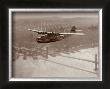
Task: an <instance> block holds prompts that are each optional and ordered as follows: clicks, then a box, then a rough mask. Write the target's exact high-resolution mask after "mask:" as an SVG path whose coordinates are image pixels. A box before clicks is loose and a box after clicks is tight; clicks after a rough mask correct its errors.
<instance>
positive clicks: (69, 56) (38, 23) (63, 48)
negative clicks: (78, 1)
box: [9, 8, 102, 81]
mask: <svg viewBox="0 0 110 89" xmlns="http://www.w3.org/2000/svg"><path fill="white" fill-rule="evenodd" d="M9 81H102V9H99V8H98V9H97V8H96V9H37V8H34V9H25V8H20V9H18V8H10V9H9Z"/></svg>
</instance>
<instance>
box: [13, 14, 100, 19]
mask: <svg viewBox="0 0 110 89" xmlns="http://www.w3.org/2000/svg"><path fill="white" fill-rule="evenodd" d="M13 15H14V18H15V19H25V18H28V19H29V18H30V19H31V18H49V17H53V18H55V17H57V18H75V17H93V18H94V17H96V18H97V17H98V13H97V12H91V13H87V12H86V13H82V12H81V13H75V12H74V13H58V12H57V13H55V12H54V13H53V12H52V13H45V12H41V13H39V12H36V13H33V12H26V13H24V12H14V14H13Z"/></svg>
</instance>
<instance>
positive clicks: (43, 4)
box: [0, 0, 110, 89]
mask: <svg viewBox="0 0 110 89" xmlns="http://www.w3.org/2000/svg"><path fill="white" fill-rule="evenodd" d="M8 8H102V9H103V29H102V31H103V41H102V42H103V52H102V54H103V58H102V59H103V65H102V66H103V81H100V82H99V81H85V82H83V81H73V82H70V81H69V82H57V81H56V82H55V81H51V82H49V81H45V82H41V81H38V82H23V81H22V82H9V81H8V56H9V55H8ZM109 8H110V6H109V3H108V2H106V1H104V0H103V1H100V0H90V1H87V0H84V1H83V0H82V1H80V0H77V1H75V2H74V1H72V0H67V1H66V0H63V1H59V0H53V1H50V0H45V1H43V0H38V1H37V0H36V1H31V0H27V1H25V0H24V1H22V0H13V1H11V0H9V1H4V0H2V1H1V4H0V27H1V28H0V31H1V32H0V33H1V34H0V36H1V37H0V43H1V44H0V55H1V56H0V88H1V89H9V88H10V89H12V88H13V89H21V88H22V89H24V88H26V89H27V88H28V89H31V88H33V89H36V88H40V89H43V88H55V89H60V88H62V89H68V88H73V89H110V85H109V84H110V76H109V75H110V70H109V68H110V60H109V58H110V56H109V53H110V51H109V48H108V47H109V44H110V43H109V38H110V36H109V30H108V29H109V28H110V26H109V25H108V24H109V23H110V20H108V19H110V11H109Z"/></svg>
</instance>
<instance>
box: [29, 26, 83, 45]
mask: <svg viewBox="0 0 110 89" xmlns="http://www.w3.org/2000/svg"><path fill="white" fill-rule="evenodd" d="M28 31H32V32H35V33H37V34H41V36H40V37H36V41H37V42H38V43H50V42H56V41H60V40H63V39H65V38H66V37H67V35H85V34H84V33H79V32H78V31H81V30H76V28H75V27H73V28H72V29H71V31H70V32H68V33H57V32H46V31H38V30H36V29H28Z"/></svg>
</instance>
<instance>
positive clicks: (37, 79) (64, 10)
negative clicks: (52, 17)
mask: <svg viewBox="0 0 110 89" xmlns="http://www.w3.org/2000/svg"><path fill="white" fill-rule="evenodd" d="M71 11H79V12H80V11H83V12H93V11H97V12H99V55H100V56H99V59H100V63H99V68H100V70H99V72H100V74H99V78H98V79H96V78H88V79H87V78H83V79H81V78H80V79H79V78H76V79H68V78H64V79H59V78H53V79H52V78H12V76H11V75H12V68H11V66H12V12H71ZM9 81H102V9H101V8H94V9H85V8H84V9H81V8H75V9H66V8H65V9H63V8H62V9H59V8H56V9H44V8H40V9H36V8H34V9H29V8H28V9H25V8H22V9H19V8H9Z"/></svg>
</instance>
